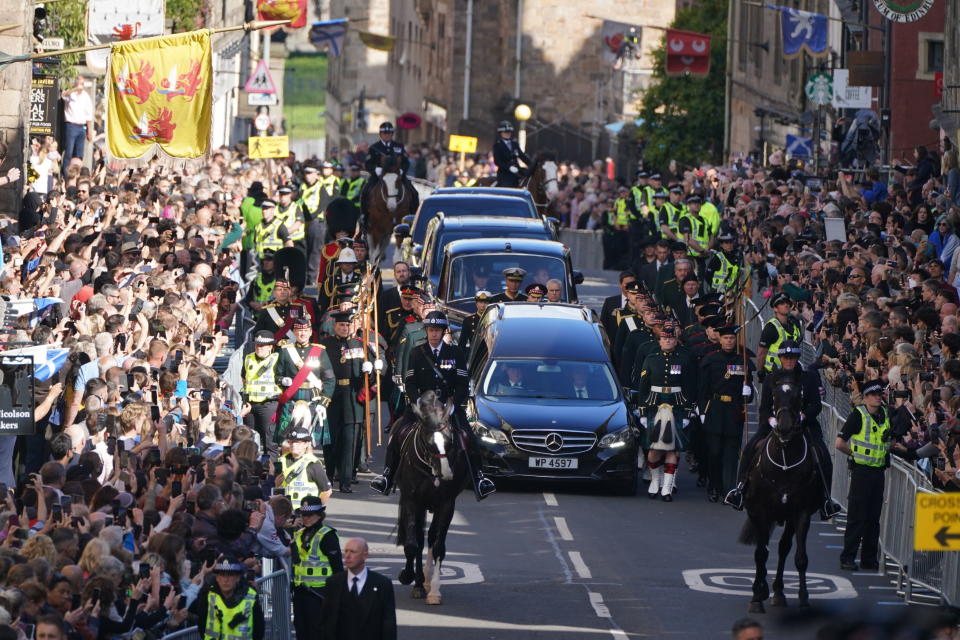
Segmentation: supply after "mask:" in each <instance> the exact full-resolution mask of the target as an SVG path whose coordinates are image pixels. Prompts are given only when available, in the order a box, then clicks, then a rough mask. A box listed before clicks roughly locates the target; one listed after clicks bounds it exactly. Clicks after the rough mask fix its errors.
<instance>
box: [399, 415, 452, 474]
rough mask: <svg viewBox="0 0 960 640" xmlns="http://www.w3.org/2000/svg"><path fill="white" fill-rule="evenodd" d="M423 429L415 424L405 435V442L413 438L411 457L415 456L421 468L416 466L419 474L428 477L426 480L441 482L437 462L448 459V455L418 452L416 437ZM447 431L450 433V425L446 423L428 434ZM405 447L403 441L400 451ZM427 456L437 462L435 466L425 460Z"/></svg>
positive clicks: (418, 441)
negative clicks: (431, 479) (432, 479)
mask: <svg viewBox="0 0 960 640" xmlns="http://www.w3.org/2000/svg"><path fill="white" fill-rule="evenodd" d="M421 420H422V418H421ZM423 428H424V426H423V423H419V424H417V426H416V427H415V428H414V429H412V430H411V431H410V433H409V434H408V435H407V440H409V439H410V438H413V455H415V456H416V458H417V460H418V461H419V462H420V465H422V466H419V465H418V467H417V470H418V471H420V473H422V474H423V475H424V476H426V477H428V478H434V479H435V480H441V479H442V476H441V471H439V461H440V460H443V459H446V458H449V454H446V453H440V452H437V453H433V452H427V453H426V454H424V453H423V452H422V451H421V450H420V438H419V437H418V436H419V434H420V430H421V429H423ZM449 431H450V424H449V423H447V424H444V425H443V426H442V427H440V428H439V429H433V430H432V431H431V432H430V433H431V434H433V433H446V432H449ZM405 445H406V440H404V446H402V447H401V448H400V449H401V451H402V450H403V449H404V448H405ZM427 456H429V457H430V458H432V459H433V460H436V461H437V465H436V466H434V464H433V460H428V459H427ZM425 469H426V470H429V472H428V471H426V470H425Z"/></svg>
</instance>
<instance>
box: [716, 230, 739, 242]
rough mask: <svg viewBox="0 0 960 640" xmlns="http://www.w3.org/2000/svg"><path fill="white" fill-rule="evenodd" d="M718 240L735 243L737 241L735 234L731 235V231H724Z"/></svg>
mask: <svg viewBox="0 0 960 640" xmlns="http://www.w3.org/2000/svg"><path fill="white" fill-rule="evenodd" d="M717 240H718V241H719V242H733V241H734V240H736V238H734V236H733V234H732V233H730V231H729V230H723V231H721V232H720V235H718V236H717Z"/></svg>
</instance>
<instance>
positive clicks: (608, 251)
mask: <svg viewBox="0 0 960 640" xmlns="http://www.w3.org/2000/svg"><path fill="white" fill-rule="evenodd" d="M630 199H631V198H630V191H629V189H627V187H625V186H622V185H621V186H620V187H617V198H616V199H615V200H614V201H613V209H611V210H610V211H608V212H607V224H606V226H605V227H604V230H603V268H604V269H624V268H626V267H627V266H628V265H630V264H633V262H634V261H635V260H636V259H637V258H638V255H637V254H635V253H634V252H632V250H631V246H630V225H631V224H632V223H633V222H634V215H633V213H631V211H630V208H629V206H628V201H629V200H630Z"/></svg>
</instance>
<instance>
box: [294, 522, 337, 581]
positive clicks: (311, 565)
mask: <svg viewBox="0 0 960 640" xmlns="http://www.w3.org/2000/svg"><path fill="white" fill-rule="evenodd" d="M303 531H304V530H303V529H299V530H297V531H295V532H294V534H293V542H294V544H296V545H297V554H298V556H299V558H300V561H299V562H297V564H295V565H293V585H294V586H295V587H299V586H304V587H312V588H320V587H325V586H327V578H329V577H330V575H331V574H332V573H333V570H332V569H331V568H330V558H328V557H327V555H326V554H325V553H324V552H323V550H322V549H320V542H321V541H322V540H323V536H325V535H327V534H328V533H330V532H331V531H333V529H331V528H330V527H328V526H326V525H324V526H322V527H320V529H319V530H318V531H317V532H316V533H315V534H313V537H312V538H310V542H308V543H307V545H308V546H307V548H304V546H303Z"/></svg>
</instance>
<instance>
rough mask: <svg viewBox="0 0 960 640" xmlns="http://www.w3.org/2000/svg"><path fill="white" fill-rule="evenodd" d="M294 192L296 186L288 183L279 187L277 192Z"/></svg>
mask: <svg viewBox="0 0 960 640" xmlns="http://www.w3.org/2000/svg"><path fill="white" fill-rule="evenodd" d="M293 192H294V188H293V187H291V186H290V185H288V184H285V185H283V186H281V187H277V193H280V194H284V193H293Z"/></svg>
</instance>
